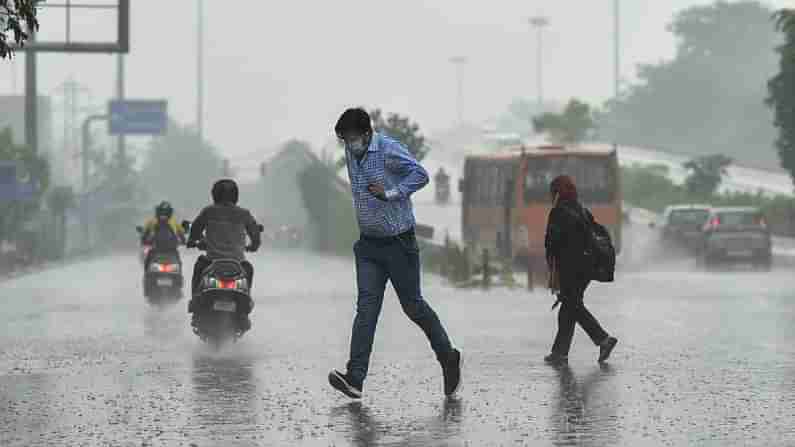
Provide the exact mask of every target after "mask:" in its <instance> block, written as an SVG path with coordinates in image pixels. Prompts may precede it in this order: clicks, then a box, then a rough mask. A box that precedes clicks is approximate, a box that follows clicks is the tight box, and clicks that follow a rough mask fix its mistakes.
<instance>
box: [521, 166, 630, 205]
mask: <svg viewBox="0 0 795 447" xmlns="http://www.w3.org/2000/svg"><path fill="white" fill-rule="evenodd" d="M564 174H565V175H569V176H571V177H572V178H573V179H574V183H575V184H576V185H577V193H578V195H579V198H580V200H581V201H582V202H584V203H609V202H612V201H613V200H615V197H616V191H615V189H616V182H615V181H614V179H613V175H611V170H610V159H609V158H606V157H599V158H597V157H574V156H563V157H547V158H540V157H538V158H536V157H533V158H530V159H529V160H528V161H527V174H526V175H525V184H524V200H525V203H531V202H546V201H549V200H550V195H549V184H550V183H551V182H552V180H553V179H554V178H555V177H557V176H559V175H564Z"/></svg>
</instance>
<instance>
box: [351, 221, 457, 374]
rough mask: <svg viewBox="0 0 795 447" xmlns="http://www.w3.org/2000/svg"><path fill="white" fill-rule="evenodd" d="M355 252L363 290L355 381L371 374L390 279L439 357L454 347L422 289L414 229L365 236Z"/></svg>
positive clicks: (355, 336) (354, 346)
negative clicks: (382, 236) (389, 235)
mask: <svg viewBox="0 0 795 447" xmlns="http://www.w3.org/2000/svg"><path fill="white" fill-rule="evenodd" d="M353 252H354V254H355V255H356V285H357V287H358V290H359V293H358V300H357V302H356V318H355V320H354V322H353V333H352V335H351V357H350V360H349V361H348V373H349V374H350V375H351V378H352V379H353V380H354V381H356V382H358V383H359V384H361V383H363V382H364V379H365V377H366V376H367V369H368V366H369V363H370V353H371V352H372V350H373V338H374V337H375V327H376V324H377V323H378V315H379V314H380V313H381V305H382V304H383V302H384V290H385V289H386V281H387V280H390V281H391V282H392V286H393V287H394V288H395V292H397V295H398V299H400V305H401V306H402V307H403V312H405V313H406V316H408V317H409V318H410V319H411V321H413V322H414V323H416V324H417V326H419V327H420V329H422V331H423V332H425V335H426V336H427V337H428V341H429V342H430V343H431V348H432V349H433V351H434V352H435V353H436V357H437V359H441V358H444V356H445V355H446V354H448V353H449V352H450V351H452V350H453V346H452V344H451V343H450V339H449V338H448V337H447V332H446V331H445V330H444V327H442V323H441V322H440V321H439V317H438V316H437V315H436V312H434V311H433V309H432V308H431V306H429V305H428V303H427V302H426V301H425V300H424V299H423V298H422V293H420V256H419V249H418V247H417V241H416V239H415V238H414V235H413V234H412V233H404V234H402V235H400V236H396V237H393V238H385V239H370V238H366V237H362V238H360V239H359V240H358V241H357V242H356V243H355V244H354V246H353Z"/></svg>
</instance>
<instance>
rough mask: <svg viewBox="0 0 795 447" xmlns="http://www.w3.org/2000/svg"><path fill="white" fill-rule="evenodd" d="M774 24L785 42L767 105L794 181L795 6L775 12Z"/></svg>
mask: <svg viewBox="0 0 795 447" xmlns="http://www.w3.org/2000/svg"><path fill="white" fill-rule="evenodd" d="M776 27H777V29H778V30H779V31H781V32H782V33H783V34H784V43H783V44H782V45H780V46H779V47H778V48H777V52H778V54H779V72H778V74H776V75H775V76H774V77H773V78H772V79H771V80H770V82H768V84H767V85H768V92H769V95H768V98H767V104H768V105H769V106H771V107H772V108H773V111H774V114H775V120H774V124H775V126H776V127H777V128H778V138H777V139H776V148H777V149H778V156H779V160H780V161H781V167H783V168H784V169H786V170H787V171H788V172H789V173H790V177H792V179H793V182H795V9H783V10H781V11H779V12H778V13H776Z"/></svg>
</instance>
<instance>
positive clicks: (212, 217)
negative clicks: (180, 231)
mask: <svg viewBox="0 0 795 447" xmlns="http://www.w3.org/2000/svg"><path fill="white" fill-rule="evenodd" d="M246 235H248V237H249V239H251V246H252V248H253V249H255V250H256V249H257V248H259V246H260V234H259V230H258V229H257V221H256V220H255V219H254V216H252V215H251V213H250V212H249V210H247V209H245V208H240V207H239V206H236V205H232V204H215V205H210V206H208V207H206V208H204V209H203V210H202V212H201V213H200V214H199V216H198V217H197V218H196V220H195V221H194V222H193V226H191V229H190V240H191V241H198V240H200V239H202V237H203V238H204V240H205V241H206V242H207V256H208V257H209V258H210V259H220V258H227V259H237V260H238V261H243V260H245V259H246V257H245V254H244V250H245V247H246Z"/></svg>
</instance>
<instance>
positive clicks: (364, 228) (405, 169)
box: [345, 132, 428, 237]
mask: <svg viewBox="0 0 795 447" xmlns="http://www.w3.org/2000/svg"><path fill="white" fill-rule="evenodd" d="M345 158H346V164H347V166H348V178H349V179H350V181H351V192H352V193H353V207H354V209H355V210H356V219H357V221H358V222H359V230H360V231H361V232H362V234H364V235H366V236H371V237H389V236H395V235H398V234H400V233H403V232H405V231H408V230H410V229H412V228H414V223H415V221H414V211H413V210H412V207H411V199H410V198H409V197H410V196H411V194H413V193H414V192H415V191H417V190H419V189H420V188H422V187H423V186H425V185H427V184H428V172H427V171H425V168H423V167H422V166H420V164H419V163H418V162H417V159H415V158H414V156H413V155H411V153H410V152H409V151H408V149H406V147H405V146H404V145H403V144H401V143H400V142H398V141H396V140H394V139H392V138H390V137H388V136H386V135H381V134H379V133H377V132H376V133H373V137H372V139H371V141H370V146H369V147H368V149H367V154H366V155H365V156H364V158H362V161H361V162H360V161H359V160H357V159H356V157H354V156H353V155H352V154H350V153H348V151H346V153H345ZM370 184H381V185H384V190H385V191H386V197H387V200H386V201H384V200H380V199H378V198H376V197H375V196H374V195H373V194H372V193H371V192H370V191H368V190H367V186H368V185H370Z"/></svg>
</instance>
